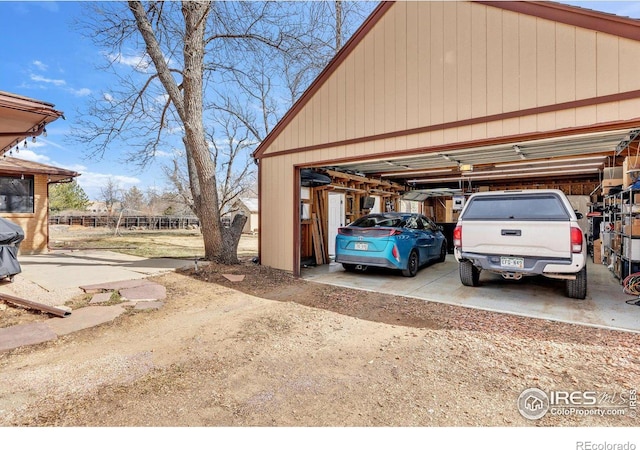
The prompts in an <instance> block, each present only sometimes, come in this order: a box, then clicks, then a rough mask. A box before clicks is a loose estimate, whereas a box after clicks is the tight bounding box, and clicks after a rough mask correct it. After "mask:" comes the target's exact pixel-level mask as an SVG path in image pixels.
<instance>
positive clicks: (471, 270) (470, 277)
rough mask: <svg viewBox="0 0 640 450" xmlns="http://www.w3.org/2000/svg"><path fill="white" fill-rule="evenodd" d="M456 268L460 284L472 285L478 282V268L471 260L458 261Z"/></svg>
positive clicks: (476, 284)
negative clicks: (458, 272)
mask: <svg viewBox="0 0 640 450" xmlns="http://www.w3.org/2000/svg"><path fill="white" fill-rule="evenodd" d="M458 269H459V271H460V281H461V282H462V284H464V285H465V286H474V287H475V286H478V285H479V284H480V270H479V269H478V268H477V267H476V266H474V265H473V263H472V262H471V261H460V265H459V266H458Z"/></svg>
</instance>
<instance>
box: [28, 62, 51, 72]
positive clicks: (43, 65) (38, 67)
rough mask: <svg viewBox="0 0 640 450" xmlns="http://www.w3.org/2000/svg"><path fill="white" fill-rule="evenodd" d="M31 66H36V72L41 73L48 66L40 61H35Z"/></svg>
mask: <svg viewBox="0 0 640 450" xmlns="http://www.w3.org/2000/svg"><path fill="white" fill-rule="evenodd" d="M32 64H33V65H34V66H36V68H37V69H38V70H42V71H45V70H47V69H48V68H49V66H47V65H46V64H45V63H43V62H42V61H38V60H35V61H34V62H33V63H32Z"/></svg>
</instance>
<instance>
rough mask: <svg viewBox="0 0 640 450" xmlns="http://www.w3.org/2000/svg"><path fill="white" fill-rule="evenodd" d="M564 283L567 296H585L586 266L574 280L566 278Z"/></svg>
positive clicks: (579, 298)
mask: <svg viewBox="0 0 640 450" xmlns="http://www.w3.org/2000/svg"><path fill="white" fill-rule="evenodd" d="M566 283H567V284H566V294H567V297H569V298H577V299H578V300H584V299H585V298H586V297H587V268H586V267H583V268H582V270H581V271H580V272H578V273H577V274H576V279H575V280H567V282H566Z"/></svg>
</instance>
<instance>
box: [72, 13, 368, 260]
mask: <svg viewBox="0 0 640 450" xmlns="http://www.w3.org/2000/svg"><path fill="white" fill-rule="evenodd" d="M365 3H366V2H365ZM312 4H313V2H312ZM123 6H124V4H122V3H115V2H101V3H89V5H88V8H92V12H91V13H87V14H86V15H85V18H84V22H83V26H84V29H85V30H86V31H88V34H89V35H90V36H91V37H92V38H93V39H94V41H95V42H97V43H99V44H101V45H103V46H104V47H105V48H107V49H109V52H107V53H106V54H107V56H108V58H107V64H106V66H105V67H104V69H110V70H112V71H113V72H114V73H116V74H118V75H119V78H120V85H119V88H118V89H115V88H114V89H113V90H111V91H109V92H105V93H103V94H102V95H101V96H97V97H93V102H92V103H91V104H90V105H89V110H90V111H89V115H88V116H87V117H86V120H84V121H82V122H81V123H79V125H78V127H77V133H76V134H75V135H76V138H77V139H78V140H80V141H81V142H84V143H85V144H87V146H88V147H89V148H90V150H91V152H90V156H93V157H102V156H103V155H104V153H105V151H107V149H108V148H109V147H110V145H111V144H114V143H119V142H126V144H127V146H128V148H130V149H131V152H130V154H129V155H128V160H129V161H130V162H132V163H138V164H141V165H143V166H144V165H145V164H148V163H149V162H150V161H152V160H153V158H154V156H155V155H156V153H157V152H158V151H159V150H165V149H166V146H167V145H171V146H173V147H174V148H175V147H177V146H178V145H181V146H183V147H184V152H183V153H182V155H183V156H182V158H183V159H182V160H181V161H175V163H174V166H173V167H172V168H171V169H170V170H169V172H170V174H171V176H172V177H173V179H175V180H178V179H179V180H180V181H181V186H182V187H183V188H182V190H180V189H179V192H180V193H181V195H182V196H183V197H184V198H185V199H189V201H190V202H191V207H192V210H193V211H194V212H195V214H196V215H197V216H198V218H199V219H200V223H201V229H202V234H203V241H204V247H205V257H206V258H207V259H210V260H215V261H218V262H222V263H235V262H237V253H236V251H237V242H238V239H239V236H240V232H241V230H242V227H243V225H244V223H235V224H233V226H232V227H231V228H229V229H226V228H224V227H222V225H221V220H220V219H221V215H220V212H221V210H222V209H223V208H224V207H225V205H226V204H228V202H229V201H231V200H230V199H232V198H233V197H234V196H237V195H238V191H234V189H231V188H232V187H233V188H235V187H236V185H237V184H238V183H237V182H234V180H235V181H238V180H240V179H241V178H242V179H243V180H244V179H245V178H249V175H250V174H252V171H251V170H250V169H251V166H250V164H246V163H245V164H244V165H243V164H239V161H240V159H241V158H240V155H241V154H246V153H247V151H246V150H247V149H249V148H250V147H251V146H255V145H257V143H258V142H259V141H260V140H261V139H263V138H264V137H265V136H266V135H267V134H268V132H269V131H270V130H271V128H272V127H273V126H274V125H275V124H276V123H277V120H278V118H279V117H281V116H282V114H284V112H286V110H287V109H288V107H289V104H288V103H282V101H281V99H282V98H283V94H284V92H286V90H288V91H289V92H291V101H294V100H295V99H296V98H297V96H298V95H299V94H300V93H301V92H302V90H303V89H304V86H305V84H308V82H309V81H310V80H311V79H312V78H313V77H314V76H315V74H316V73H317V72H318V71H319V68H320V67H323V66H324V64H326V62H327V61H328V60H329V58H330V57H331V56H332V55H333V53H335V49H333V51H332V50H331V47H332V46H333V44H332V45H329V46H327V42H328V41H327V40H326V39H325V37H326V34H327V33H326V32H323V31H322V30H321V29H320V28H319V27H317V26H314V24H315V23H316V22H315V21H314V18H313V17H311V16H310V15H309V14H308V12H309V11H310V9H309V4H306V3H302V2H291V3H281V2H209V1H184V2H181V3H179V2H148V3H142V2H140V1H130V2H128V3H127V4H126V7H125V8H123ZM329 34H330V35H331V34H332V33H329ZM332 42H333V41H332ZM132 49H133V51H134V53H135V54H137V55H138V56H139V58H138V59H137V60H136V64H134V65H133V68H132V69H131V70H130V71H129V72H123V71H122V70H121V68H122V66H123V64H122V63H125V62H127V63H131V59H130V58H129V59H127V58H126V56H127V55H129V56H131V52H132ZM310 62H313V64H311V65H310V64H309V63H310ZM309 65H310V66H311V69H308V67H307V66H309ZM283 69H286V70H289V71H290V73H291V77H290V78H291V79H292V80H293V79H295V80H296V81H295V83H288V84H289V86H285V85H284V84H283V83H282V82H281V80H282V78H279V79H276V78H275V77H274V74H280V73H282V71H283ZM300 70H302V71H304V73H305V75H304V76H298V77H296V76H295V72H296V71H300ZM285 84H286V83H285ZM291 86H293V87H291ZM210 121H211V122H213V123H216V124H217V125H218V126H217V127H215V128H214V129H213V130H212V129H211V128H208V127H206V126H205V123H209V122H210ZM207 130H208V132H207ZM213 132H215V134H213ZM220 133H222V134H223V136H224V139H221V137H220ZM230 136H232V137H230ZM180 141H181V142H180ZM168 142H172V144H168ZM176 142H180V144H176ZM211 144H213V145H212V146H211ZM185 186H188V189H187V188H185Z"/></svg>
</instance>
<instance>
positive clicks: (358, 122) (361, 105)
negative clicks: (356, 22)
mask: <svg viewBox="0 0 640 450" xmlns="http://www.w3.org/2000/svg"><path fill="white" fill-rule="evenodd" d="M364 57H365V56H364V48H363V47H359V48H357V49H356V50H355V52H354V54H353V76H352V78H351V80H352V81H351V82H352V83H353V105H352V111H353V112H352V118H353V121H354V125H353V126H354V135H355V136H365V123H364V114H363V112H364V109H365V86H364V83H363V82H362V80H363V79H364V76H365V73H364V64H365V63H364Z"/></svg>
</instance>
